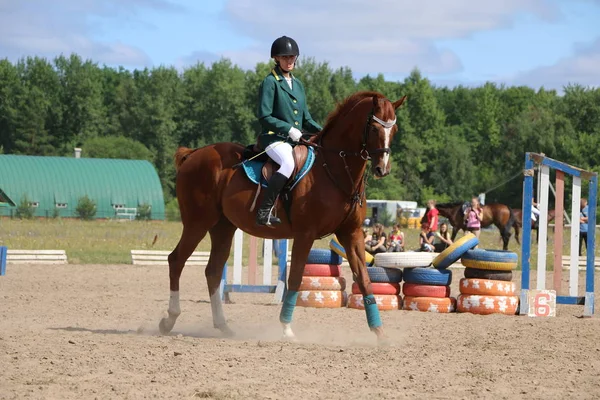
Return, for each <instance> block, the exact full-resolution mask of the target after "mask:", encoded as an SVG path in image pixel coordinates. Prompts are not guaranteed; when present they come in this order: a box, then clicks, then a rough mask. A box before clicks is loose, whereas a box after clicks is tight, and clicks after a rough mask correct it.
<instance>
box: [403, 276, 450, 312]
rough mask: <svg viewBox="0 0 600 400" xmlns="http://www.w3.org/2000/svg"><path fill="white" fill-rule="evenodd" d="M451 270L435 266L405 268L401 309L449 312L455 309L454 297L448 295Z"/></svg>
mask: <svg viewBox="0 0 600 400" xmlns="http://www.w3.org/2000/svg"><path fill="white" fill-rule="evenodd" d="M451 283H452V271H450V270H449V269H435V268H405V269H404V285H403V286H402V293H403V294H404V303H403V309H404V310H407V311H424V312H437V313H451V312H454V310H455V309H456V299H455V298H454V297H450V284H451Z"/></svg>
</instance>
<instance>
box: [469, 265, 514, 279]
mask: <svg viewBox="0 0 600 400" xmlns="http://www.w3.org/2000/svg"><path fill="white" fill-rule="evenodd" d="M465 278H467V279H491V280H494V281H506V282H509V281H512V271H493V270H488V269H475V268H465Z"/></svg>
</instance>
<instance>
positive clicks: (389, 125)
mask: <svg viewBox="0 0 600 400" xmlns="http://www.w3.org/2000/svg"><path fill="white" fill-rule="evenodd" d="M373 119H374V120H375V121H376V122H378V123H379V124H381V126H383V132H384V138H383V142H384V143H383V147H384V148H386V149H387V148H389V147H390V142H391V140H392V130H393V129H394V125H396V118H394V119H389V120H387V121H384V120H382V119H380V118H377V117H376V116H373ZM382 159H383V175H382V176H385V175H387V174H388V173H389V171H390V154H389V153H383V157H382Z"/></svg>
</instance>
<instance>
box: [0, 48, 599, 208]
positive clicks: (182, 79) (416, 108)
mask: <svg viewBox="0 0 600 400" xmlns="http://www.w3.org/2000/svg"><path fill="white" fill-rule="evenodd" d="M271 68H272V64H269V63H259V64H257V65H256V67H255V68H254V70H243V69H241V68H240V67H238V66H235V65H232V63H231V62H230V61H229V60H227V59H221V60H220V61H218V62H215V63H213V64H211V65H209V66H207V65H205V64H203V63H198V64H196V65H194V66H190V67H188V68H186V69H184V70H183V71H179V70H177V69H176V68H174V67H165V66H160V67H155V68H152V69H148V68H146V69H143V70H137V69H136V70H133V71H130V70H127V69H125V68H122V67H120V68H112V67H108V66H101V65H99V64H98V63H95V62H93V61H91V60H83V59H82V58H81V57H79V56H78V55H75V54H73V55H71V56H69V57H66V56H59V57H56V58H55V59H53V60H48V59H45V58H40V57H29V58H23V59H21V60H19V61H18V62H15V63H12V62H10V61H9V60H6V59H4V60H0V153H4V154H27V155H42V156H70V155H72V152H73V148H74V147H82V149H83V153H82V157H107V158H128V159H146V160H149V161H150V162H152V163H153V164H154V166H155V167H156V170H157V172H158V175H159V177H160V180H161V183H162V186H163V190H164V194H165V198H166V200H167V201H169V200H171V199H172V198H173V196H174V194H175V193H174V176H175V171H174V167H173V162H172V160H173V154H174V152H175V150H176V148H177V147H178V146H179V145H184V146H188V147H200V146H203V145H206V144H210V143H214V142H219V141H234V142H238V143H241V144H244V145H246V144H250V143H253V142H255V140H256V135H257V134H258V132H259V125H258V122H257V119H256V107H257V102H258V87H259V84H260V82H261V81H262V79H263V78H264V77H265V76H266V75H267V74H268V73H269V71H270V69H271ZM295 74H296V76H297V77H298V78H300V79H301V80H302V82H303V83H304V85H305V87H306V91H307V96H308V104H309V110H310V112H311V114H312V115H313V117H314V119H315V120H316V121H318V122H320V123H321V124H323V123H324V122H325V120H326V118H327V115H328V114H329V113H330V112H331V111H332V110H333V109H334V108H335V106H336V104H337V103H338V102H340V101H342V100H343V99H345V98H346V97H347V96H349V95H351V94H352V93H354V92H356V91H359V90H374V91H378V92H381V93H382V94H384V95H385V96H387V97H388V98H389V99H391V100H396V99H398V98H400V97H401V96H403V95H407V96H408V101H407V103H406V104H405V106H403V107H402V108H401V109H400V110H398V113H397V118H398V119H397V121H398V122H397V125H398V134H397V135H396V137H395V139H394V142H393V143H392V145H391V148H392V157H393V166H392V174H391V175H390V176H389V177H387V178H385V179H382V180H377V181H376V180H373V179H371V180H369V186H368V188H367V196H368V198H370V199H404V200H416V201H418V202H419V203H421V204H423V203H424V202H425V201H426V200H427V199H428V198H436V199H438V201H448V200H467V199H469V198H470V196H472V195H476V194H478V193H482V192H487V191H489V192H488V193H487V201H488V202H490V201H499V202H503V203H506V204H509V205H512V206H514V207H520V205H521V196H522V175H519V172H520V171H522V169H523V163H524V155H525V152H526V151H531V152H539V153H545V154H546V155H547V156H549V157H552V158H555V159H558V160H561V161H564V162H567V163H570V164H573V165H576V166H578V167H581V168H586V169H593V170H595V171H598V163H597V162H596V160H598V159H599V157H600V89H592V88H586V87H583V86H581V85H578V84H568V85H566V86H565V87H564V91H563V93H561V94H559V93H557V92H556V91H555V90H545V89H543V88H542V89H539V90H535V89H533V88H530V87H526V86H504V85H497V84H494V83H486V84H484V85H482V86H479V87H465V86H456V87H454V88H448V87H440V86H436V85H433V84H432V83H431V82H430V81H429V80H428V79H427V78H426V77H423V76H422V74H421V73H420V72H419V70H418V69H415V70H413V71H412V72H411V73H410V74H409V75H408V76H407V77H406V78H405V79H404V80H403V81H402V82H391V81H386V80H385V78H384V77H383V75H381V74H380V75H378V76H375V77H373V76H365V77H363V78H361V79H359V80H357V79H355V78H354V77H353V75H352V71H351V70H350V68H347V67H344V68H338V69H333V68H331V67H330V66H329V65H328V63H326V62H317V61H315V60H314V59H312V58H305V59H302V60H301V61H300V62H299V64H298V67H297V70H296V72H295ZM515 176H516V178H515V179H511V178H514V177H515ZM505 181H506V183H504V182H505ZM499 184H500V186H499V187H497V188H496V186H498V185H499ZM567 187H568V186H567ZM490 189H492V190H491V191H490Z"/></svg>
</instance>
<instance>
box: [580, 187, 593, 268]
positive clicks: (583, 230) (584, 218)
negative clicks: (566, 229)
mask: <svg viewBox="0 0 600 400" xmlns="http://www.w3.org/2000/svg"><path fill="white" fill-rule="evenodd" d="M579 209H580V210H581V211H580V214H579V255H580V256H581V247H582V245H583V243H584V242H585V251H586V252H587V248H588V245H587V234H588V227H589V224H588V211H589V210H588V202H587V199H586V198H585V197H582V198H581V201H580V203H579ZM595 228H596V226H595V224H594V229H595Z"/></svg>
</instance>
